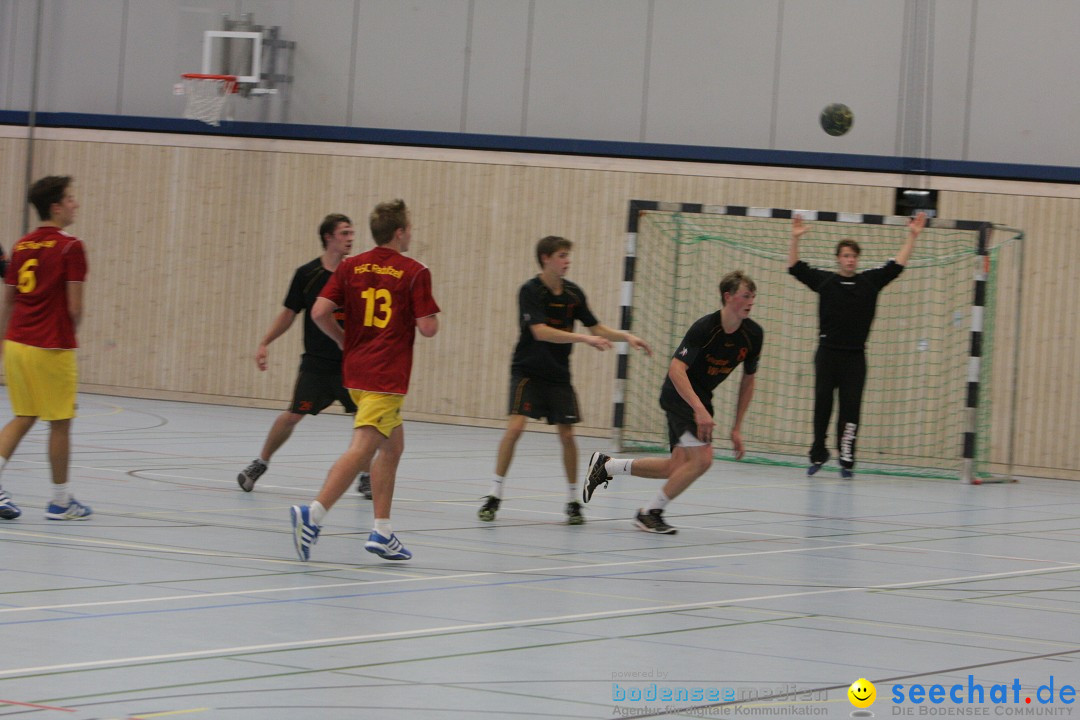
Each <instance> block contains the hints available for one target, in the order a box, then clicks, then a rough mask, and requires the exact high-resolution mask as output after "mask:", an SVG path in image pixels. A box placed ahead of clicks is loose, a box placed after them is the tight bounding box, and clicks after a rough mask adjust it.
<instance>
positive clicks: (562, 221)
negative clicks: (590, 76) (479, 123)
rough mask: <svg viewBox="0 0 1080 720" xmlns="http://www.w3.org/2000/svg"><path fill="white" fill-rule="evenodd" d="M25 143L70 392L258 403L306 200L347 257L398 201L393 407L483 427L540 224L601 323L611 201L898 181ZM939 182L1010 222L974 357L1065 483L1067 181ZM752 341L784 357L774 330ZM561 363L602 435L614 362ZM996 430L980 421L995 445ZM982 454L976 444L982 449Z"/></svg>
mask: <svg viewBox="0 0 1080 720" xmlns="http://www.w3.org/2000/svg"><path fill="white" fill-rule="evenodd" d="M37 142H38V145H37V147H36V148H35V157H36V160H35V165H36V167H38V168H39V169H40V171H39V173H38V174H44V173H45V172H64V173H70V174H74V175H75V176H76V179H77V182H78V183H79V184H78V191H79V193H80V200H81V202H82V203H83V212H82V213H81V216H80V219H79V223H78V225H76V226H74V227H73V232H74V233H75V234H76V235H78V236H80V237H83V238H85V239H86V241H87V244H88V247H89V249H90V259H91V281H90V283H89V284H88V288H87V289H88V301H89V307H88V313H87V320H86V325H85V326H84V328H83V333H82V335H83V344H84V350H83V353H82V355H81V362H82V367H83V382H84V387H85V388H87V389H92V390H105V391H110V392H117V393H122V394H143V395H152V396H159V397H173V398H178V399H183V398H185V397H190V398H191V399H201V400H217V401H220V402H228V403H237V404H249V405H264V406H274V407H280V406H281V404H282V403H283V402H284V400H285V399H287V397H288V395H289V392H290V389H291V384H292V380H293V373H294V372H295V367H296V359H297V356H298V355H299V352H300V347H301V344H300V335H301V333H300V330H299V328H298V327H296V328H294V329H293V330H291V331H290V332H289V333H288V335H286V336H285V337H283V338H281V339H280V340H278V341H277V342H276V343H275V344H274V345H273V346H272V347H271V370H270V371H269V372H267V373H265V374H264V373H259V372H258V371H257V370H255V368H254V363H253V361H252V354H253V353H254V350H255V344H256V343H257V342H258V339H259V338H260V337H261V335H262V333H263V332H265V329H266V327H267V326H268V324H269V322H270V320H271V319H272V318H273V317H274V316H275V315H276V313H277V312H278V311H279V309H280V307H281V300H282V298H283V297H284V294H285V290H286V289H287V284H288V281H289V279H290V278H291V274H292V271H293V270H294V268H295V267H296V266H298V265H299V264H301V263H302V262H305V261H306V260H309V259H311V258H313V257H315V255H317V254H318V251H319V246H318V244H317V243H318V238H317V237H316V232H315V229H316V227H317V225H318V223H319V221H320V220H321V218H322V217H323V215H325V214H326V213H328V212H334V211H342V212H345V213H347V214H349V215H351V216H352V217H353V220H354V222H355V224H356V226H357V230H358V233H357V243H356V246H355V250H357V251H359V250H362V249H365V248H367V247H370V242H371V241H370V238H369V235H368V232H367V214H368V212H369V211H370V209H371V207H372V206H373V205H374V204H375V202H377V201H380V200H385V199H391V198H393V197H399V196H400V197H404V198H405V199H406V201H407V202H408V203H409V205H410V207H411V209H412V211H413V215H414V222H415V225H416V228H415V230H416V232H415V244H414V252H413V254H414V256H415V257H416V258H417V259H419V260H421V261H422V262H425V263H426V264H428V265H429V266H430V267H431V268H432V271H433V278H434V280H435V292H436V297H437V299H438V300H439V302H440V304H441V305H442V306H443V309H444V313H443V318H442V322H443V328H442V331H441V332H440V334H439V335H438V336H437V337H436V338H434V339H430V340H429V339H424V338H420V339H418V341H417V346H416V348H417V363H416V371H415V376H414V392H413V397H412V398H410V400H409V402H408V404H407V406H406V409H407V411H408V412H409V413H410V416H412V417H418V418H428V419H440V420H450V421H453V420H455V419H456V420H457V421H459V422H467V423H472V424H486V425H494V426H498V425H501V424H502V423H503V422H504V418H505V403H506V382H505V381H506V378H507V376H508V372H509V359H510V354H511V350H512V348H513V344H514V342H515V340H516V337H517V321H516V291H517V288H518V287H519V286H520V284H521V283H522V282H524V280H525V279H527V278H528V277H529V276H531V275H532V274H534V273H535V272H536V271H537V267H536V264H535V259H534V257H533V248H534V246H535V243H536V240H537V239H538V238H539V237H541V236H542V235H544V234H550V233H554V234H564V235H566V236H568V237H570V238H571V239H572V240H574V241H575V243H576V246H575V252H574V256H573V266H572V268H571V272H570V278H571V279H574V280H576V281H578V282H579V283H580V284H581V285H582V286H583V287H584V288H585V290H586V292H587V293H588V294H589V299H590V304H591V305H592V306H593V309H594V311H595V312H596V313H597V315H598V317H599V318H600V319H601V321H602V322H604V323H605V324H607V325H610V326H612V327H615V326H617V325H618V306H619V298H620V292H621V268H622V257H623V244H624V239H625V221H626V215H625V213H626V202H627V201H628V200H630V199H631V198H643V199H657V200H667V201H674V202H704V203H716V204H740V205H754V206H766V207H775V206H779V207H795V208H810V209H832V210H840V211H852V212H880V213H888V212H890V211H891V208H892V193H893V188H894V187H896V185H897V184H898V183H899V182H900V180H899V179H897V178H894V177H892V176H886V175H881V176H878V175H873V174H857V173H827V172H823V171H794V170H788V169H777V168H749V167H735V166H731V167H722V166H712V165H709V164H690V163H670V164H666V163H645V162H643V161H621V160H612V159H588V158H556V157H554V156H519V155H515V154H512V153H509V154H498V153H484V152H477V153H466V152H463V151H436V150H430V149H424V148H380V147H370V148H369V147H363V146H354V145H347V144H342V145H333V144H318V143H303V142H296V143H292V142H284V141H259V140H251V139H242V138H218V137H206V138H194V137H189V136H167V135H154V136H147V135H142V134H138V133H109V132H98V131H50V133H49V134H43V136H42V137H40V138H39V139H38V141H37ZM24 152H25V140H22V139H20V138H17V137H10V136H9V135H5V136H3V137H0V169H2V170H5V171H7V172H8V174H9V176H17V177H21V162H22V159H21V158H22V154H23V153H24ZM930 181H933V179H930ZM939 181H940V185H941V186H942V187H943V188H947V189H943V190H942V195H941V212H942V214H943V215H946V216H950V217H959V218H965V219H987V220H991V221H995V222H999V223H1005V224H1008V225H1012V226H1015V227H1020V228H1023V229H1024V230H1025V231H1026V232H1027V235H1028V240H1027V246H1026V259H1025V262H1026V268H1025V270H1026V271H1025V276H1024V278H1023V280H1022V282H1023V287H1022V296H1023V320H1022V323H1021V325H1020V327H1018V328H1013V329H1012V330H1008V329H1007V328H1008V326H1007V324H1005V323H1003V324H1002V325H1003V328H1005V329H1004V330H1002V331H1001V333H1000V334H999V336H998V343H999V346H998V347H997V349H996V352H997V353H1000V352H1002V351H1001V348H1000V345H1001V344H1004V343H1006V342H1012V341H1011V340H1009V332H1011V333H1012V336H1013V337H1014V338H1019V340H1020V343H1021V347H1022V353H1023V357H1022V360H1021V363H1022V368H1023V370H1022V372H1021V374H1020V387H1019V411H1018V417H1017V419H1016V422H1017V441H1018V442H1017V461H1018V464H1019V465H1020V468H1019V469H1020V471H1021V472H1025V471H1026V472H1032V473H1043V474H1053V475H1056V476H1069V477H1078V478H1080V457H1078V455H1077V454H1078V452H1080V451H1078V450H1077V448H1076V444H1075V443H1073V442H1071V441H1070V440H1068V439H1067V438H1070V437H1072V436H1075V434H1076V431H1077V425H1078V422H1080V419H1078V416H1077V410H1076V407H1077V405H1078V404H1080V403H1078V402H1077V401H1078V400H1080V398H1078V396H1077V392H1078V390H1077V387H1078V385H1080V383H1078V382H1077V379H1076V372H1077V370H1076V368H1077V367H1080V348H1078V340H1077V339H1076V332H1075V328H1076V327H1077V320H1078V318H1077V316H1076V312H1077V311H1076V308H1078V307H1080V283H1077V282H1076V276H1077V273H1078V271H1080V267H1078V266H1077V262H1078V261H1077V260H1076V259H1075V255H1076V253H1075V252H1073V250H1072V248H1073V246H1074V245H1075V237H1076V235H1077V229H1078V226H1080V196H1078V195H1080V194H1078V193H1076V192H1075V189H1073V188H1070V187H1068V186H1062V187H1058V186H1050V185H1045V184H1044V185H1035V184H1025V183H1006V182H992V181H981V180H963V179H957V178H946V179H939ZM14 185H15V183H11V184H5V186H4V188H3V189H0V209H2V210H3V211H4V214H5V215H6V216H9V217H8V219H6V220H4V221H3V222H4V223H5V225H4V226H9V227H10V226H11V222H12V221H11V219H10V216H13V215H15V216H18V217H20V218H21V209H22V207H21V190H20V192H15V190H14V189H13V186H14ZM7 242H11V240H9V241H7ZM916 252H917V251H916ZM759 292H761V293H767V292H769V289H768V288H762V289H761V290H760V291H759ZM1003 312H1006V311H1005V310H1004V309H1003V308H1002V307H1000V306H999V314H1002V313H1003ZM634 330H635V331H636V332H638V333H639V334H641V335H643V336H647V335H648V333H650V332H651V329H650V328H641V327H635V328H634ZM778 340H779V339H778ZM670 350H671V348H667V347H662V346H660V347H656V351H657V352H658V353H663V354H665V355H666V354H667V353H669V352H670ZM769 352H800V349H798V348H788V347H785V346H784V344H783V343H782V342H776V343H772V344H770V348H769ZM573 358H574V360H573V369H574V376H575V380H576V384H577V386H578V388H579V392H580V394H581V395H582V404H583V414H584V415H585V416H586V421H585V423H583V424H582V427H581V428H580V430H581V432H582V433H602V434H606V433H607V432H609V425H610V421H611V390H612V387H613V378H614V374H615V368H614V363H615V354H614V353H597V352H596V351H592V350H589V349H588V348H584V347H579V348H575V350H574V355H573ZM1011 372H1012V367H1011V365H1010V364H1009V363H1008V362H1002V361H996V362H995V365H994V373H995V377H994V381H993V394H994V395H993V397H994V412H995V418H997V417H998V414H999V413H1000V412H1002V408H1004V407H1007V405H1008V403H1007V398H1008V390H1009V389H1010V388H1009V386H1010V385H1011V382H1012V380H1011ZM661 380H662V378H659V377H658V378H657V379H656V383H657V385H658V384H659V382H660V381H661ZM807 422H808V421H807ZM534 426H535V427H537V428H538V427H539V425H538V424H534ZM1003 432H1004V431H1002V430H1001V429H1000V427H999V425H998V423H997V421H995V425H994V444H995V445H999V444H1000V443H1002V442H1003V438H1005V437H1007V434H1004V435H1003ZM999 453H1000V451H999V450H997V448H996V447H995V455H994V457H995V459H998V458H999V456H1000V455H999Z"/></svg>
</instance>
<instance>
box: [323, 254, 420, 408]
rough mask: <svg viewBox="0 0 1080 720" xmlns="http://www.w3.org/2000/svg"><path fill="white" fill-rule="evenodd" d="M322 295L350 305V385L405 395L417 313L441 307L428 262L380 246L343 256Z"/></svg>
mask: <svg viewBox="0 0 1080 720" xmlns="http://www.w3.org/2000/svg"><path fill="white" fill-rule="evenodd" d="M320 297H324V298H327V299H328V300H331V301H332V302H334V303H336V304H337V306H338V307H342V308H344V309H345V360H344V363H343V367H342V376H343V377H342V379H343V381H344V383H345V387H347V388H350V389H352V390H367V391H369V392H380V393H390V394H394V395H404V394H405V393H406V391H407V390H408V389H409V376H410V375H411V374H412V356H413V342H414V341H415V340H416V319H417V318H422V317H427V316H429V315H434V314H436V313H437V312H439V306H438V305H437V304H436V303H435V298H433V297H432V296H431V271H430V270H428V268H427V266H426V265H424V264H423V263H421V262H417V261H416V260H413V259H412V258H408V257H405V256H404V255H402V254H401V253H399V252H398V251H397V250H393V249H391V248H388V247H376V248H375V249H373V250H368V251H367V252H366V253H361V254H360V255H354V256H353V257H351V258H346V259H344V260H342V261H341V264H340V265H338V268H337V270H335V271H334V274H333V276H332V277H331V278H330V280H329V281H327V283H326V287H324V288H323V291H322V293H321V294H320Z"/></svg>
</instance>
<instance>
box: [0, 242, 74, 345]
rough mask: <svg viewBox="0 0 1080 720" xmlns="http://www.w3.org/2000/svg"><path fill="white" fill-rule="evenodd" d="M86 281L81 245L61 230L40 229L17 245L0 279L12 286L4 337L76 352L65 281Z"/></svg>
mask: <svg viewBox="0 0 1080 720" xmlns="http://www.w3.org/2000/svg"><path fill="white" fill-rule="evenodd" d="M85 279H86V252H85V250H83V244H82V242H80V241H79V240H78V238H76V237H74V236H72V235H68V234H67V233H66V232H64V231H63V230H61V229H60V228H57V227H52V226H46V227H39V228H38V229H37V230H35V231H34V232H32V233H30V234H29V235H27V236H26V237H24V238H23V239H22V240H20V241H19V242H17V243H16V244H15V247H14V248H13V249H12V251H11V263H10V264H9V265H8V269H7V273H6V274H5V276H4V282H5V283H7V284H8V285H14V286H15V304H14V307H13V308H12V310H11V320H10V321H9V322H8V328H7V335H6V336H5V337H6V339H8V340H13V341H15V342H18V343H22V344H23V345H33V346H34V347H39V348H45V349H47V350H71V349H73V348H77V347H78V346H79V344H78V343H77V342H76V340H75V324H74V323H73V322H72V321H71V313H70V312H69V310H68V301H67V283H69V282H83V281H84V280H85Z"/></svg>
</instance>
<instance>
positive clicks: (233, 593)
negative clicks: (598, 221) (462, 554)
mask: <svg viewBox="0 0 1080 720" xmlns="http://www.w3.org/2000/svg"><path fill="white" fill-rule="evenodd" d="M2 535H25V536H28V537H34V538H44V539H50V540H56V539H57V536H56V535H51V534H45V533H33V532H23V531H7V530H0V536H2ZM780 537H785V536H780ZM786 537H788V538H789V539H792V540H804V541H806V540H808V538H803V537H800V536H795V535H792V536H786ZM63 539H64V540H65V541H66V542H72V541H78V542H84V543H88V544H94V545H105V546H110V547H120V548H128V549H133V550H144V551H150V552H170V553H177V554H181V555H196V556H201V557H219V558H233V559H244V560H256V561H259V562H270V563H287V564H296V563H300V561H298V560H283V559H280V558H259V557H254V556H251V555H243V554H236V553H221V552H213V551H206V550H190V549H183V548H177V547H172V546H159V545H148V544H145V543H127V542H121V541H117V540H99V539H92V538H70V537H65V538H63ZM809 540H816V538H809ZM915 542H932V540H925V541H924V540H921V539H916V540H915ZM848 548H852V549H854V548H881V549H883V550H890V551H895V552H910V553H936V554H943V555H963V556H967V557H979V558H992V559H996V560H1013V561H1016V562H1036V563H1045V564H1048V565H1051V564H1053V563H1056V562H1057V561H1054V560H1047V559H1045V558H1029V557H1022V556H1015V555H994V554H987V553H970V552H964V551H961V550H943V549H940V548H924V547H918V546H910V547H909V546H906V545H894V544H882V543H847V544H844V543H834V544H831V545H820V546H817V547H808V548H786V549H783V550H759V551H752V552H741V553H717V554H713V555H692V556H688V557H675V558H653V559H644V560H626V561H621V562H610V563H597V564H590V563H582V564H578V565H553V566H549V567H538V568H521V569H517V570H499V571H484V572H474V573H459V574H456V575H419V576H413V577H408V578H402V577H399V576H398V575H396V574H395V576H394V577H393V579H390V580H362V581H354V582H346V583H330V584H322V585H297V586H290V587H276V588H262V589H257V590H229V591H222V592H214V593H193V594H187V595H166V596H162V597H153V598H134V599H126V600H102V601H96V602H85V603H64V604H56V605H36V606H30V607H15V608H0V615H3V614H6V613H18V612H37V611H49V610H70V609H74V608H95V607H108V606H117V605H136V604H144V603H156V602H173V601H182V600H202V599H206V598H221V597H241V596H247V595H261V594H265V593H278V592H294V591H304V590H332V589H336V588H349V587H369V586H373V585H388V584H389V585H393V584H399V583H402V584H403V583H415V582H427V581H442V582H452V581H455V580H463V579H467V578H480V577H491V576H500V577H501V576H506V575H518V574H528V573H548V572H555V573H562V572H568V571H571V570H599V569H603V568H613V567H627V566H640V565H654V564H657V563H673V564H677V563H685V562H700V561H702V560H721V559H726V558H739V557H761V556H765V555H783V554H789V553H804V552H819V551H820V552H827V551H831V550H845V549H848ZM301 564H303V565H305V566H306V567H311V566H312V565H313V564H308V563H301ZM318 567H319V568H320V569H323V568H325V569H335V568H337V569H344V570H359V571H361V572H369V573H375V574H388V573H384V572H382V571H379V570H378V569H377V568H357V567H355V566H352V565H341V566H335V565H332V564H331V565H329V566H328V567H327V566H325V565H323V564H319V565H318ZM1070 567H1071V566H1060V565H1051V566H1050V567H1044V568H1035V569H1033V570H1032V571H1030V572H1041V571H1043V570H1046V571H1056V570H1061V569H1070ZM1024 572H1029V571H1024Z"/></svg>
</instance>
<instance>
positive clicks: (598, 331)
mask: <svg viewBox="0 0 1080 720" xmlns="http://www.w3.org/2000/svg"><path fill="white" fill-rule="evenodd" d="M589 332H591V333H592V334H593V335H599V336H600V337H603V338H607V339H608V340H610V341H611V342H624V343H626V344H627V345H629V346H630V347H632V348H634V349H635V350H643V351H644V352H645V354H646V355H652V348H651V347H649V344H648V343H646V342H645V341H644V340H642V339H641V338H639V337H638V336H637V335H634V334H633V333H630V332H627V331H625V330H612V329H611V328H609V327H608V326H607V325H601V324H600V323H597V324H596V325H593V326H592V327H590V328H589Z"/></svg>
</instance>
